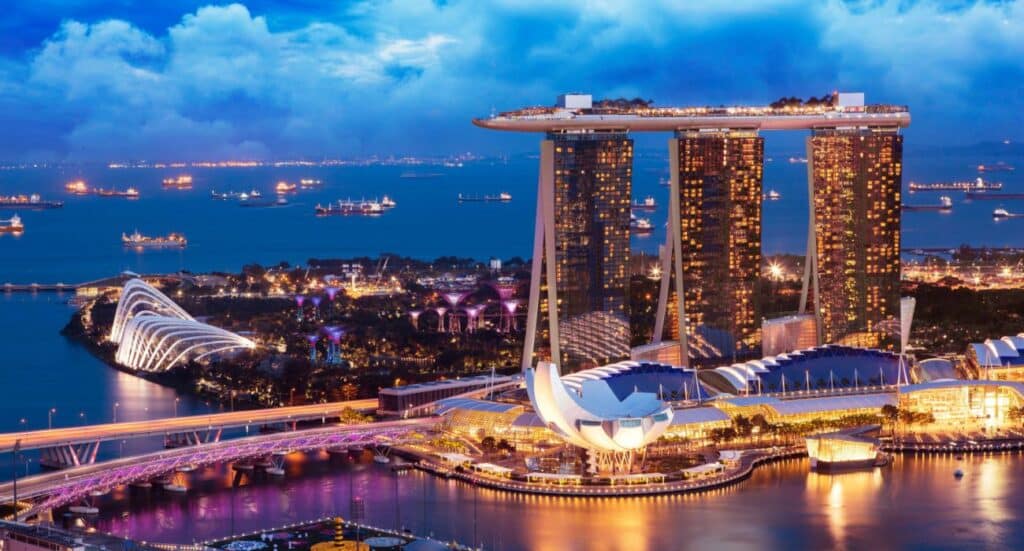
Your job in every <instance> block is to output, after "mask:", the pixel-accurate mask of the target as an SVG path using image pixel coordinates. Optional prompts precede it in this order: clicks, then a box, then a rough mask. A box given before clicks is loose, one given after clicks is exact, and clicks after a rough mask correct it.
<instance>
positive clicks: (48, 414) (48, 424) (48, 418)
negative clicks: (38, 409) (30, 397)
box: [46, 408, 57, 429]
mask: <svg viewBox="0 0 1024 551" xmlns="http://www.w3.org/2000/svg"><path fill="white" fill-rule="evenodd" d="M54 413H57V408H50V411H47V412H46V428H47V429H53V414H54Z"/></svg>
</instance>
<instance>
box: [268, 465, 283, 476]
mask: <svg viewBox="0 0 1024 551" xmlns="http://www.w3.org/2000/svg"><path fill="white" fill-rule="evenodd" d="M266 473H267V474H268V475H270V476H284V469H282V468H281V467H267V469H266Z"/></svg>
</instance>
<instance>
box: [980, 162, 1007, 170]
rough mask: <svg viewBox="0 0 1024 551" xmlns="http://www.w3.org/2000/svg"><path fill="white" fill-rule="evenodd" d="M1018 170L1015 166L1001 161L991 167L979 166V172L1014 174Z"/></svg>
mask: <svg viewBox="0 0 1024 551" xmlns="http://www.w3.org/2000/svg"><path fill="white" fill-rule="evenodd" d="M1014 170H1016V169H1015V168H1014V167H1013V165H1009V164H1006V163H1004V162H1003V161H999V162H997V163H995V164H991V165H978V172H1012V171H1014Z"/></svg>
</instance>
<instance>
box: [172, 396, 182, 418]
mask: <svg viewBox="0 0 1024 551" xmlns="http://www.w3.org/2000/svg"><path fill="white" fill-rule="evenodd" d="M178 402H181V398H175V399H174V416H175V417H177V416H178Z"/></svg>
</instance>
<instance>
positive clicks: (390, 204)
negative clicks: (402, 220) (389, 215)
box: [380, 195, 398, 209]
mask: <svg viewBox="0 0 1024 551" xmlns="http://www.w3.org/2000/svg"><path fill="white" fill-rule="evenodd" d="M380 206H382V207H384V208H386V209H393V208H395V207H397V206H398V203H396V202H395V200H394V199H392V198H390V197H388V196H387V195H385V196H384V198H383V199H381V200H380Z"/></svg>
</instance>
